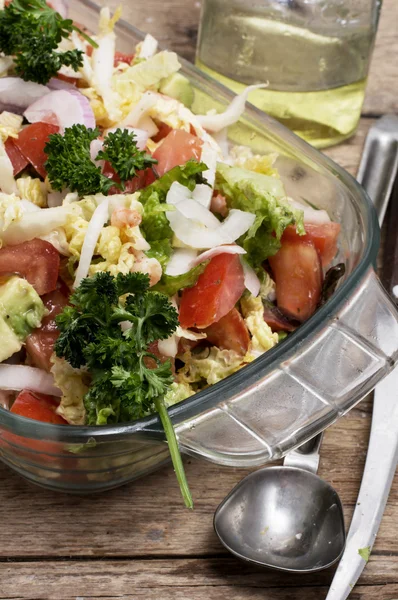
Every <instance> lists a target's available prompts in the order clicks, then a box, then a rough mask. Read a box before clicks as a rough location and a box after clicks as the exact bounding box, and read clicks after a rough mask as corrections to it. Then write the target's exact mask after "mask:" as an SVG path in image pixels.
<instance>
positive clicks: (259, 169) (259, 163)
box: [229, 146, 279, 179]
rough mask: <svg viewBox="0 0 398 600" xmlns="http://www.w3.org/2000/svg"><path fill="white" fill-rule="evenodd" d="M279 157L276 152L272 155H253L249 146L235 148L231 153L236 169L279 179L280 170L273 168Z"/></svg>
mask: <svg viewBox="0 0 398 600" xmlns="http://www.w3.org/2000/svg"><path fill="white" fill-rule="evenodd" d="M277 158H278V155H277V153H276V152H274V153H272V154H253V152H252V150H251V148H248V147H247V146H233V147H232V148H231V150H230V153H229V159H230V162H232V164H233V165H234V166H235V167H241V168H242V169H248V170H249V171H254V172H256V173H262V174H263V175H269V176H271V177H277V178H278V179H279V173H278V170H277V169H275V168H274V167H273V165H274V163H275V161H276V159H277Z"/></svg>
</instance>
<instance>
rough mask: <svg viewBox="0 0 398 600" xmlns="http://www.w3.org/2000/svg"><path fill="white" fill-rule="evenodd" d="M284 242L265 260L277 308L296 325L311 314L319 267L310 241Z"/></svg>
mask: <svg viewBox="0 0 398 600" xmlns="http://www.w3.org/2000/svg"><path fill="white" fill-rule="evenodd" d="M297 238H298V239H288V240H284V241H283V243H282V248H281V249H280V250H278V252H277V253H276V254H275V256H271V257H270V258H269V259H268V260H269V263H270V265H271V268H272V272H273V275H274V278H275V283H276V286H275V287H276V301H277V305H278V308H279V309H280V310H281V311H283V312H284V313H286V315H288V316H289V317H292V318H293V319H296V320H297V321H300V322H302V321H305V320H306V319H308V318H309V317H310V316H311V315H312V314H313V313H314V312H315V309H316V307H317V304H318V302H319V299H320V296H321V289H322V265H321V261H320V258H319V255H318V252H317V250H316V248H315V245H314V244H313V243H312V242H311V241H310V240H308V239H307V240H305V239H304V240H303V239H302V238H301V239H300V236H297Z"/></svg>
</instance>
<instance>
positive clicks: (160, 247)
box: [145, 238, 172, 269]
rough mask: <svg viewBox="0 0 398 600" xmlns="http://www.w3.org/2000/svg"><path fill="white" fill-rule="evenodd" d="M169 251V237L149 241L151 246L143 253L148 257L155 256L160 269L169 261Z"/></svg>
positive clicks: (170, 250)
mask: <svg viewBox="0 0 398 600" xmlns="http://www.w3.org/2000/svg"><path fill="white" fill-rule="evenodd" d="M171 252H172V249H171V244H170V239H169V238H165V239H164V240H155V241H151V248H150V250H147V251H146V253H145V254H146V255H147V256H148V258H156V260H158V261H159V263H160V265H161V267H162V269H164V268H165V266H166V265H167V263H168V262H169V258H170V256H171Z"/></svg>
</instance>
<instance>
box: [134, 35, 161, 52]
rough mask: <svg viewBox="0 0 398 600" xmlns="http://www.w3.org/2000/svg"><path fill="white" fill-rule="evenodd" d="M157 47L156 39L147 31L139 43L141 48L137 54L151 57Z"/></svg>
mask: <svg viewBox="0 0 398 600" xmlns="http://www.w3.org/2000/svg"><path fill="white" fill-rule="evenodd" d="M157 49H158V41H157V40H156V39H155V38H154V37H153V36H152V35H151V34H150V33H147V34H146V36H145V39H144V41H143V42H142V43H141V48H140V51H139V54H138V56H139V57H140V58H151V56H153V55H154V54H156V51H157Z"/></svg>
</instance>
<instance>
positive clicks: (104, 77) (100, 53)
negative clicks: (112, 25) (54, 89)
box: [91, 9, 122, 122]
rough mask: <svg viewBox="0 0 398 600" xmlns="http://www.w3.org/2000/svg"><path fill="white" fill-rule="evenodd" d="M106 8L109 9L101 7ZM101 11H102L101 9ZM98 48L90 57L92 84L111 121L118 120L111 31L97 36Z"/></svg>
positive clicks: (118, 110) (114, 41) (113, 35)
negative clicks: (113, 85) (113, 78)
mask: <svg viewBox="0 0 398 600" xmlns="http://www.w3.org/2000/svg"><path fill="white" fill-rule="evenodd" d="M102 10H108V11H109V9H102ZM101 13H102V11H101ZM97 43H98V48H94V50H93V54H92V57H91V64H92V67H93V75H94V77H93V84H94V88H95V90H96V91H97V92H98V94H99V95H100V96H101V97H102V100H103V102H104V106H105V108H106V111H107V113H108V115H109V118H110V119H111V120H112V121H116V122H118V121H119V120H120V119H121V117H122V113H121V110H120V108H119V103H118V100H119V98H118V96H117V94H116V93H115V91H114V90H113V88H112V75H113V64H114V59H115V49H116V36H115V33H114V32H113V31H110V32H109V33H106V34H105V35H102V36H100V37H98V38H97Z"/></svg>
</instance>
